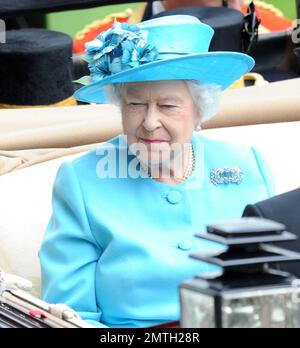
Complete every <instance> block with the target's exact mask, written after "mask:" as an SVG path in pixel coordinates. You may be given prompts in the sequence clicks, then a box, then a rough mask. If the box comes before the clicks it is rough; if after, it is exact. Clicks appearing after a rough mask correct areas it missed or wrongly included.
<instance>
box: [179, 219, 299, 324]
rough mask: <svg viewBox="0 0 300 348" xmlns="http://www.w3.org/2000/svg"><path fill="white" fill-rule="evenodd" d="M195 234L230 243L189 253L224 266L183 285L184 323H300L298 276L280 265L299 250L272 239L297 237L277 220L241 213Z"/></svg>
mask: <svg viewBox="0 0 300 348" xmlns="http://www.w3.org/2000/svg"><path fill="white" fill-rule="evenodd" d="M207 232H208V233H207V234H199V235H197V237H199V238H202V239H206V240H210V241H213V242H217V243H221V244H223V245H225V246H227V247H228V249H227V251H226V252H222V253H221V254H219V255H214V256H208V255H207V254H206V255H204V254H201V253H195V254H193V255H191V257H193V258H195V259H198V260H200V261H204V262H207V263H210V264H213V265H217V266H219V267H220V269H221V270H222V271H221V272H220V274H219V275H214V274H211V275H210V274H204V275H201V274H200V275H196V276H195V277H194V278H192V279H189V280H187V281H185V282H183V283H182V284H181V285H180V303H181V319H180V320H181V322H180V326H181V327H183V328H299V327H300V280H298V279H296V277H294V276H293V275H292V274H290V273H287V272H283V271H281V270H279V269H278V268H275V267H278V265H279V263H282V262H288V261H298V260H300V254H299V253H296V252H292V251H289V250H286V249H283V248H280V247H278V246H275V245H273V244H272V243H275V242H276V243H279V242H282V241H288V240H289V241H291V240H295V239H296V238H297V237H296V236H295V235H294V234H292V233H290V232H288V231H286V229H285V226H284V225H282V224H279V223H277V222H274V221H271V220H267V219H260V218H242V219H238V220H230V221H225V222H220V223H217V224H214V225H209V226H208V227H207Z"/></svg>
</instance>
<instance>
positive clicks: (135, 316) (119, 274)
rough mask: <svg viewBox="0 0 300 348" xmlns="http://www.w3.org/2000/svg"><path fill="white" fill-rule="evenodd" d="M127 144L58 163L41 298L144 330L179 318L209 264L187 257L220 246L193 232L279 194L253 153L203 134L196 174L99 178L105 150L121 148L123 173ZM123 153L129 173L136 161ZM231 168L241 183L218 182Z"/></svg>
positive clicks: (99, 320) (197, 141)
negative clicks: (217, 175) (220, 171)
mask: <svg viewBox="0 0 300 348" xmlns="http://www.w3.org/2000/svg"><path fill="white" fill-rule="evenodd" d="M122 139H123V137H122V136H119V137H116V138H114V139H112V140H111V141H109V142H108V143H106V144H104V145H101V146H100V148H99V149H98V150H93V151H90V152H88V153H87V154H85V155H83V156H82V157H80V158H78V159H76V160H74V161H72V162H65V163H64V164H63V165H62V166H61V167H60V169H59V171H58V173H57V177H56V180H55V184H54V189H53V215H52V217H51V219H50V222H49V225H48V227H47V230H46V233H45V236H44V240H43V243H42V246H41V250H40V261H41V268H42V297H43V299H45V300H46V301H47V302H50V303H66V304H68V305H69V306H71V307H72V308H73V309H75V310H76V311H78V312H79V314H80V315H81V316H82V318H83V319H85V320H88V321H90V322H92V323H93V324H95V325H96V326H99V327H102V326H109V327H146V326H152V325H156V324H158V323H163V322H168V321H173V320H178V319H179V309H180V306H179V292H178V289H179V284H180V283H181V282H182V281H183V280H186V279H189V278H192V277H194V276H195V275H196V274H198V273H200V272H203V271H207V270H210V269H211V268H212V266H209V265H207V264H205V263H203V262H199V261H196V260H194V259H191V258H189V254H191V253H192V252H195V251H196V250H208V249H212V248H220V246H219V245H216V244H212V243H209V242H201V241H200V240H199V239H197V238H195V237H194V235H195V233H199V232H205V227H206V225H207V224H210V223H212V222H216V221H218V220H223V219H231V218H236V217H240V216H241V214H242V212H243V209H244V207H245V206H246V205H247V204H249V203H254V202H257V201H260V200H263V199H266V198H268V197H270V196H271V195H273V194H274V188H273V180H272V175H271V173H270V170H269V169H268V166H267V164H266V162H265V161H264V160H263V158H262V157H261V155H260V154H259V153H258V152H257V151H256V150H255V149H254V148H251V147H240V146H237V145H233V144H228V143H225V142H222V141H218V140H213V139H208V138H205V137H204V136H199V135H194V136H193V139H192V144H193V148H194V153H195V157H196V164H195V171H194V173H195V174H194V175H193V176H192V177H191V178H189V179H188V180H187V181H186V182H184V183H181V184H179V185H176V186H174V185H168V184H163V183H159V182H157V181H155V180H153V179H151V178H148V177H147V178H135V179H134V178H124V177H120V176H124V173H123V174H122V175H120V174H117V175H116V176H117V177H116V178H104V177H99V175H100V174H101V173H102V172H101V173H100V174H99V168H100V167H101V166H102V164H103V162H101V161H103V160H104V159H105V156H107V153H108V150H107V151H103V150H105V149H111V148H114V149H115V150H116V160H117V163H119V164H117V165H116V168H115V169H116V173H117V172H118V170H119V169H120V166H122V163H123V165H124V163H125V162H122V161H120V158H121V157H122V156H121V155H124V153H125V154H126V151H127V149H125V150H126V151H124V147H122V146H120V144H119V141H121V140H122ZM125 157H126V160H127V164H126V168H127V169H128V168H129V165H128V163H131V161H134V160H135V157H134V156H133V155H131V154H130V153H129V154H128V153H127V154H126V155H125ZM123 159H124V158H123ZM120 163H121V164H120ZM224 167H239V168H240V169H241V171H242V172H243V178H242V181H241V182H240V183H239V184H238V183H229V184H219V185H216V184H214V183H213V182H212V180H211V173H212V170H214V169H216V168H224ZM126 168H125V169H126ZM121 169H122V168H121ZM123 169H124V168H123ZM125 172H126V170H125ZM125 176H126V175H125Z"/></svg>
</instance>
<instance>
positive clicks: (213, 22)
mask: <svg viewBox="0 0 300 348" xmlns="http://www.w3.org/2000/svg"><path fill="white" fill-rule="evenodd" d="M178 14H185V15H191V16H194V17H197V18H198V19H200V21H201V22H203V23H205V24H208V25H210V26H211V27H212V28H213V29H214V30H215V35H214V36H213V39H212V42H211V45H210V48H209V50H210V51H235V52H242V51H243V36H242V30H243V26H244V15H243V14H242V13H241V12H240V11H237V10H233V9H231V8H226V7H200V6H198V7H185V8H179V9H175V10H168V11H163V12H160V13H158V14H157V15H154V16H153V17H152V18H156V17H162V16H171V15H178Z"/></svg>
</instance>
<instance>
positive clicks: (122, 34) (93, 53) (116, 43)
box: [86, 21, 158, 81]
mask: <svg viewBox="0 0 300 348" xmlns="http://www.w3.org/2000/svg"><path fill="white" fill-rule="evenodd" d="M147 35H148V32H147V31H146V30H141V29H140V28H139V27H138V26H137V25H130V24H127V23H119V22H117V21H116V22H115V23H114V25H113V27H112V28H111V29H109V30H107V31H106V32H104V33H101V34H100V35H99V36H98V37H97V38H96V39H95V40H93V41H91V42H88V43H87V44H86V48H87V50H86V59H87V61H88V63H89V69H90V72H91V77H92V79H93V81H99V80H101V79H103V78H104V77H107V76H109V75H112V74H116V73H118V72H120V71H123V70H127V69H130V68H135V67H137V66H139V65H142V64H145V63H149V62H153V61H155V60H156V59H157V57H158V51H157V49H156V48H155V47H154V46H152V45H149V44H148V43H147Z"/></svg>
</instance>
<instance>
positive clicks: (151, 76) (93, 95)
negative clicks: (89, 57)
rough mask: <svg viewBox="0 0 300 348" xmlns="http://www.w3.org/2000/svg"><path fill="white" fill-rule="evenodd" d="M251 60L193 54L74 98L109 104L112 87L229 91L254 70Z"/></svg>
mask: <svg viewBox="0 0 300 348" xmlns="http://www.w3.org/2000/svg"><path fill="white" fill-rule="evenodd" d="M254 63H255V62H254V60H253V58H251V57H250V56H248V55H246V54H243V53H238V52H208V53H197V54H189V55H186V56H180V57H176V58H171V59H166V60H159V61H155V62H152V63H148V64H144V65H140V66H138V67H136V68H132V69H128V70H125V71H122V72H120V73H117V74H114V75H111V76H108V77H106V78H104V79H102V80H100V81H97V82H93V83H91V84H89V85H86V86H84V87H82V88H80V89H79V90H77V91H76V92H75V94H74V97H75V98H76V99H77V100H79V101H82V102H86V103H99V104H105V103H107V100H106V97H105V92H104V89H103V87H104V86H105V85H107V84H112V83H126V82H141V81H160V80H197V81H199V82H201V83H203V84H216V85H218V86H220V88H221V90H224V89H226V88H227V87H229V86H230V85H231V84H232V83H234V82H235V81H236V80H238V79H239V78H240V77H241V76H243V75H244V74H246V73H247V72H249V71H250V70H251V69H252V68H253V66H254Z"/></svg>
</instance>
